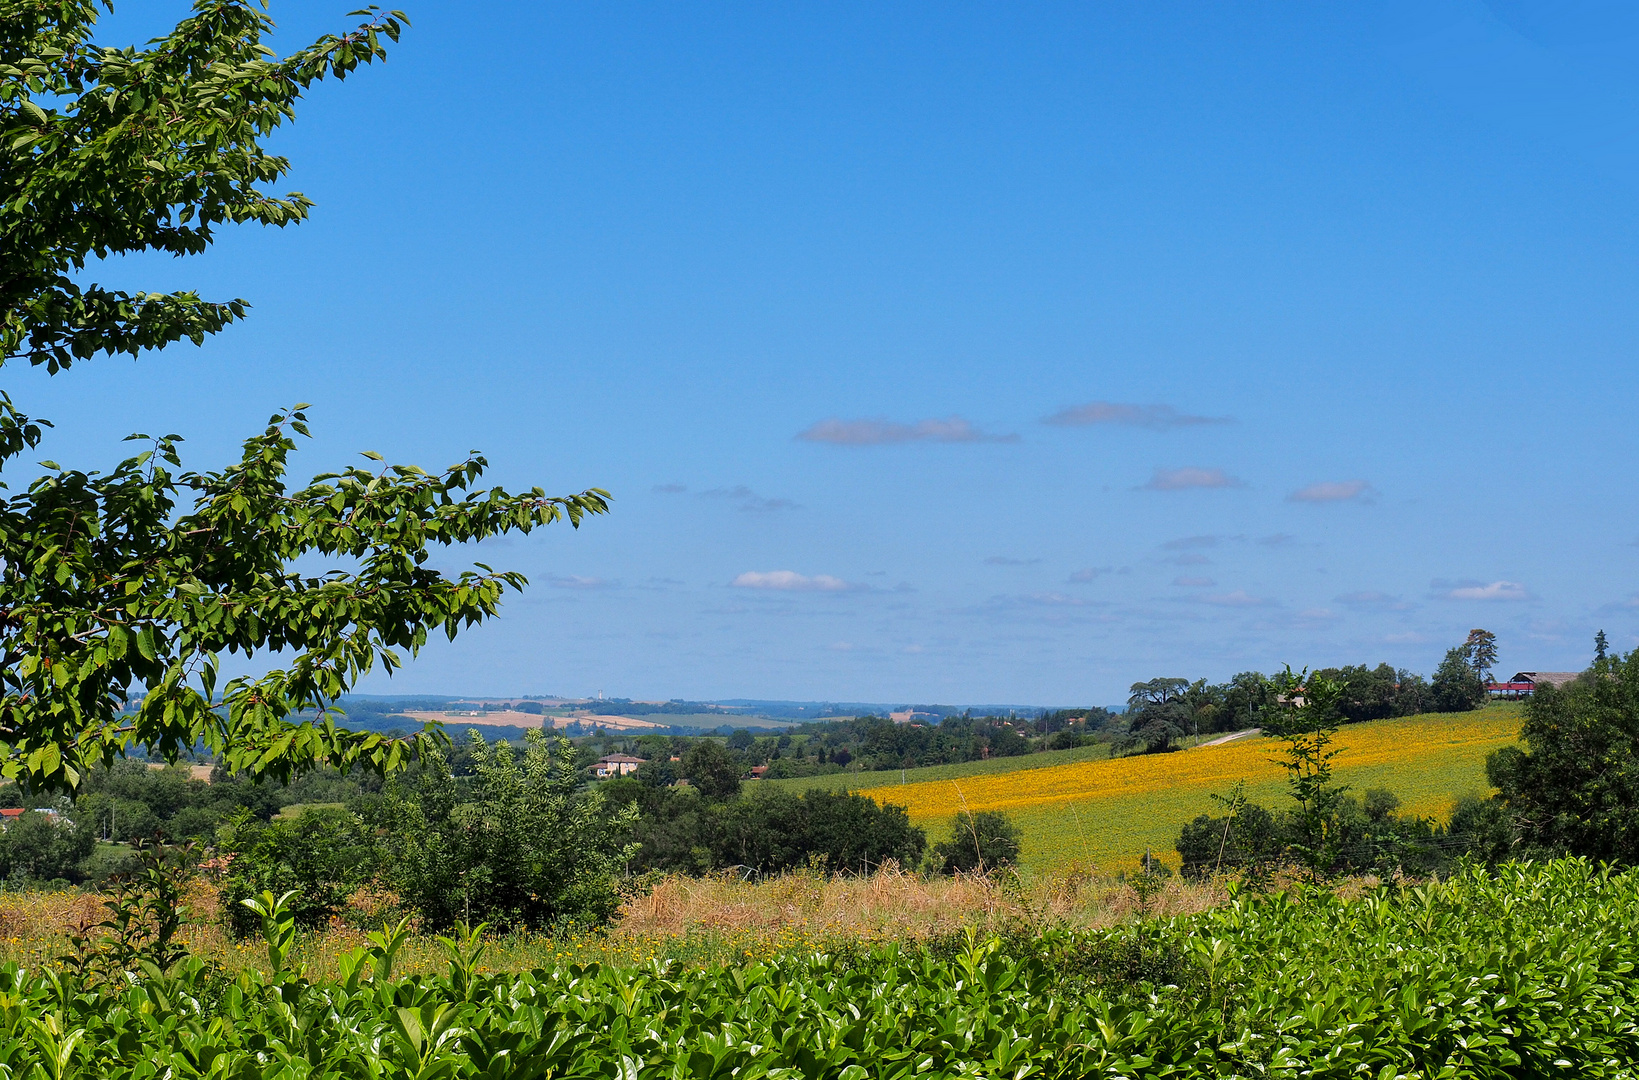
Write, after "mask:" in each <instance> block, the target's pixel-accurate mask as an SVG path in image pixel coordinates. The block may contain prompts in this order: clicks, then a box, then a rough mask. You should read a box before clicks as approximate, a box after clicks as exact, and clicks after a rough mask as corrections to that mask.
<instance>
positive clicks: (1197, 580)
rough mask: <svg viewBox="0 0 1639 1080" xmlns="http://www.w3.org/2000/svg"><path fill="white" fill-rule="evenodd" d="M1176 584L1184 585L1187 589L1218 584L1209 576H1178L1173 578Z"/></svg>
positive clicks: (1210, 586)
mask: <svg viewBox="0 0 1639 1080" xmlns="http://www.w3.org/2000/svg"><path fill="white" fill-rule="evenodd" d="M1172 583H1173V584H1174V585H1182V586H1183V587H1184V588H1186V589H1210V588H1212V586H1214V585H1216V584H1218V583H1217V582H1216V581H1213V580H1212V579H1211V578H1209V577H1176V578H1173V579H1172Z"/></svg>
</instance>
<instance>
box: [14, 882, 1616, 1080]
mask: <svg viewBox="0 0 1639 1080" xmlns="http://www.w3.org/2000/svg"><path fill="white" fill-rule="evenodd" d="M266 900H267V901H272V900H273V898H272V897H268V898H266ZM262 906H263V907H264V908H266V909H267V910H268V912H269V914H268V918H267V919H265V920H264V923H265V933H266V936H267V939H268V943H269V952H270V958H271V959H272V960H273V961H274V963H275V966H280V967H282V965H283V964H284V961H285V957H286V956H287V955H288V953H287V952H286V950H288V948H289V943H290V940H291V936H290V935H291V933H292V932H293V931H292V924H291V923H290V921H289V919H288V918H285V917H283V916H282V915H281V914H280V912H279V910H278V907H277V905H276V904H272V903H264V904H263V905H262ZM1636 918H1639V874H1636V873H1634V872H1623V873H1616V872H1611V871H1604V870H1595V869H1593V868H1592V867H1591V866H1590V865H1588V864H1587V863H1583V862H1576V861H1563V862H1556V863H1550V864H1536V865H1530V864H1510V865H1508V866H1505V867H1503V868H1502V869H1501V870H1500V871H1499V872H1498V873H1497V874H1496V875H1495V876H1492V875H1488V874H1485V873H1482V872H1480V871H1477V870H1476V871H1469V872H1465V873H1464V874H1461V875H1458V876H1457V877H1455V878H1453V879H1452V880H1451V881H1449V882H1447V883H1445V884H1434V885H1429V886H1427V887H1425V888H1420V889H1415V890H1409V891H1404V892H1400V893H1391V892H1389V891H1386V890H1385V891H1379V892H1374V893H1371V894H1368V895H1366V896H1364V897H1362V898H1360V899H1357V900H1344V899H1340V898H1339V897H1337V896H1336V895H1334V894H1333V893H1330V892H1327V891H1324V890H1318V889H1310V888H1299V889H1296V890H1294V891H1291V892H1288V893H1282V894H1276V895H1267V896H1254V897H1244V898H1242V899H1239V900H1237V901H1235V902H1234V903H1232V904H1230V905H1228V906H1226V907H1223V908H1219V909H1217V910H1215V911H1211V912H1208V913H1206V914H1203V915H1199V916H1194V917H1191V918H1186V919H1178V920H1168V921H1155V922H1149V923H1140V924H1137V925H1135V926H1129V927H1126V928H1122V929H1118V930H1115V931H1109V932H1104V933H1065V932H1052V933H1049V934H1046V935H1041V936H1034V935H1031V936H1024V937H1020V938H1017V939H995V938H992V939H988V940H985V939H980V938H977V937H974V936H971V935H970V936H969V937H967V938H966V939H946V940H945V941H944V942H942V943H941V942H936V943H933V944H932V945H930V946H927V947H923V948H918V949H912V948H906V947H902V946H887V947H885V948H881V949H878V950H875V951H871V952H864V953H861V954H859V955H856V956H852V957H847V958H843V957H830V956H812V957H803V958H798V957H791V958H783V959H776V960H773V961H771V962H768V963H762V964H749V965H744V966H740V967H734V968H713V969H708V970H703V971H686V970H681V969H678V968H675V967H668V966H664V965H655V966H651V967H648V968H644V969H637V970H630V969H625V970H622V969H611V968H601V967H597V966H592V967H578V966H571V967H565V968H560V969H551V970H548V969H542V970H537V971H534V972H530V973H526V974H495V975H488V974H484V973H483V972H482V953H481V950H482V946H481V943H479V942H477V941H475V940H473V939H470V938H461V937H455V938H452V939H450V940H449V941H448V943H447V948H448V951H449V954H450V965H449V969H448V972H447V974H444V975H440V976H437V977H429V978H411V979H400V980H394V979H393V978H392V965H393V957H394V953H395V952H396V950H397V948H398V946H399V944H400V943H401V941H402V939H401V938H400V937H398V936H396V935H394V934H391V933H383V934H381V935H378V936H377V937H376V938H375V944H374V945H373V946H372V947H370V948H368V949H360V950H359V951H358V952H357V953H355V954H354V955H353V956H351V957H349V958H348V960H347V962H346V963H345V964H344V965H343V967H344V974H343V976H342V978H340V979H339V980H337V981H335V982H331V983H325V984H314V983H311V982H309V981H307V980H306V979H305V978H303V977H302V976H301V975H300V974H299V973H292V972H289V971H284V970H281V971H279V972H278V973H277V974H275V975H274V976H272V977H271V978H268V977H264V976H261V975H260V974H258V973H255V972H246V973H243V974H241V975H240V976H239V977H237V978H236V979H234V980H231V981H229V980H225V979H222V978H220V977H213V976H212V974H211V972H210V970H209V969H208V968H207V967H206V965H204V964H203V963H202V962H200V961H198V960H184V961H182V962H180V963H178V964H177V965H175V966H174V967H173V968H172V969H171V971H170V973H169V974H164V973H161V972H160V971H159V970H158V969H157V968H144V969H141V970H140V972H139V973H138V974H136V975H135V976H134V980H133V981H127V980H126V979H124V978H116V979H112V980H110V981H108V982H97V981H96V980H95V979H94V978H82V977H80V976H76V975H67V974H56V973H52V972H48V971H39V972H33V971H21V970H19V969H17V968H16V967H14V966H7V967H6V968H4V969H0V993H4V994H5V995H6V1000H7V1001H8V1008H6V1009H5V1010H4V1011H3V1012H0V1076H25V1075H41V1074H43V1075H47V1076H53V1077H60V1078H68V1077H89V1076H108V1075H120V1076H158V1075H170V1076H175V1077H202V1076H212V1077H250V1076H258V1077H262V1076H292V1077H294V1076H302V1077H313V1078H321V1077H324V1078H328V1077H337V1078H339V1077H372V1076H395V1077H424V1078H431V1077H446V1078H454V1077H502V1076H505V1077H523V1078H528V1077H545V1076H554V1077H556V1076H585V1077H592V1076H621V1077H648V1076H653V1077H661V1076H666V1077H708V1076H728V1075H731V1074H732V1075H736V1076H739V1077H759V1076H773V1077H799V1076H801V1077H817V1076H836V1077H849V1078H850V1080H852V1078H864V1077H868V1076H883V1077H911V1076H958V1075H960V1076H977V1075H986V1076H1000V1075H1006V1076H1010V1077H1015V1078H1023V1077H1030V1076H1043V1077H1053V1076H1063V1077H1069V1076H1078V1077H1079V1076H1091V1075H1102V1076H1111V1077H1139V1076H1144V1077H1150V1076H1169V1075H1173V1076H1219V1077H1230V1076H1254V1075H1256V1076H1284V1077H1296V1076H1300V1075H1301V1076H1312V1077H1345V1076H1349V1077H1354V1076H1370V1077H1384V1078H1386V1077H1396V1076H1430V1077H1432V1076H1472V1077H1493V1076H1494V1077H1504V1076H1543V1075H1578V1076H1594V1077H1624V1076H1626V1077H1631V1076H1633V1075H1634V1073H1633V1069H1632V1067H1631V1065H1630V1064H1628V1063H1630V1062H1632V1061H1633V1060H1635V1059H1636V1058H1639V1024H1636V1023H1635V1017H1636V1013H1635V1009H1636V1008H1639V1000H1636V998H1639V979H1636V977H1635V973H1634V967H1633V964H1632V962H1631V961H1630V960H1629V959H1627V958H1626V956H1625V954H1624V950H1623V949H1622V947H1621V944H1620V943H1621V942H1623V941H1625V940H1626V938H1627V935H1628V933H1629V928H1630V927H1631V926H1632V925H1633V922H1634V920H1635V919H1636ZM37 1067H38V1071H36V1068H37Z"/></svg>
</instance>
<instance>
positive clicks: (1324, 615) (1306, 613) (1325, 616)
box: [1293, 607, 1337, 622]
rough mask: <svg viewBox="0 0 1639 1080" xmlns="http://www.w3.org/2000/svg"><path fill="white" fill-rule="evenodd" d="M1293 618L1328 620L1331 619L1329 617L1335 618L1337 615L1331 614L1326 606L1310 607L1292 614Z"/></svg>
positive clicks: (1317, 620) (1314, 620) (1316, 620)
mask: <svg viewBox="0 0 1639 1080" xmlns="http://www.w3.org/2000/svg"><path fill="white" fill-rule="evenodd" d="M1293 618H1295V619H1308V620H1311V621H1313V622H1325V621H1328V620H1331V619H1335V618H1337V616H1336V615H1335V614H1333V612H1332V611H1331V610H1330V609H1328V608H1323V607H1312V608H1304V609H1303V610H1302V611H1300V612H1298V613H1297V614H1296V615H1294V616H1293Z"/></svg>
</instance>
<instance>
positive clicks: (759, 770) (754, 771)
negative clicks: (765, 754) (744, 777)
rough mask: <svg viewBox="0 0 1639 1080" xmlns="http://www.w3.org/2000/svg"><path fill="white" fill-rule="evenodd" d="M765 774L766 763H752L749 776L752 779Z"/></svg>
mask: <svg viewBox="0 0 1639 1080" xmlns="http://www.w3.org/2000/svg"><path fill="white" fill-rule="evenodd" d="M766 775H768V766H767V765H753V766H752V767H751V778H752V779H753V780H761V779H762V778H763V777H764V776H766Z"/></svg>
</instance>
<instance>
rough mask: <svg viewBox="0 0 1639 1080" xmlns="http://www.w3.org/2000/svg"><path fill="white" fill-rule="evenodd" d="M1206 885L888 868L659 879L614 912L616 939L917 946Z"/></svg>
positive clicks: (1162, 898) (1154, 902)
mask: <svg viewBox="0 0 1639 1080" xmlns="http://www.w3.org/2000/svg"><path fill="white" fill-rule="evenodd" d="M1223 898H1224V893H1223V890H1222V889H1221V888H1220V887H1218V886H1215V885H1206V884H1194V883H1189V882H1184V881H1180V880H1178V879H1172V880H1170V881H1168V882H1167V883H1166V884H1165V886H1164V887H1163V888H1162V889H1161V891H1160V892H1158V893H1156V894H1155V895H1153V896H1151V897H1150V898H1149V899H1148V900H1147V901H1146V900H1143V899H1141V898H1140V896H1139V894H1138V893H1137V892H1136V891H1135V890H1134V889H1133V887H1132V886H1131V885H1127V884H1122V883H1119V882H1114V881H1110V880H1108V879H1104V878H1096V877H1094V876H1092V875H1090V874H1088V873H1086V872H1084V871H1081V870H1078V869H1076V868H1071V869H1070V870H1068V871H1067V872H1060V873H1053V874H1039V875H1038V874H1032V875H1021V876H1019V877H1013V876H1003V875H997V876H995V877H993V878H984V877H977V876H968V875H959V876H956V877H934V878H928V877H922V876H920V875H917V874H909V873H905V872H903V871H901V870H899V869H898V868H897V867H895V866H892V865H891V864H890V865H889V866H888V867H886V868H885V869H883V870H881V871H879V872H878V873H875V874H872V875H871V876H870V877H863V878H862V877H827V876H824V875H821V874H815V873H793V874H785V875H782V876H780V877H776V878H770V879H767V880H765V881H759V882H746V881H741V880H738V879H737V878H734V877H731V876H723V875H718V876H713V877H707V878H687V877H666V878H663V879H661V880H660V881H659V882H658V883H656V885H655V886H654V888H653V889H652V890H650V891H649V892H647V893H645V894H644V895H642V896H639V897H636V898H634V899H632V900H630V901H628V902H627V903H626V904H625V905H624V906H623V907H622V908H621V916H620V920H619V922H618V923H617V927H618V929H617V930H616V931H615V933H618V934H628V935H637V936H645V937H658V938H680V937H684V936H686V935H688V934H691V933H698V932H701V931H718V932H722V931H728V932H733V933H741V934H744V933H753V934H755V933H758V932H763V933H768V932H778V931H791V930H800V931H803V932H805V933H807V934H809V935H812V936H815V937H820V938H823V937H830V936H843V935H846V936H850V937H856V938H878V939H898V940H906V939H916V938H924V937H928V936H930V935H935V934H942V933H947V932H950V931H954V930H958V929H961V928H964V927H968V926H977V927H979V928H981V929H985V928H1000V927H1002V926H1016V925H1020V924H1026V925H1032V926H1040V927H1046V926H1048V925H1069V926H1084V927H1099V926H1108V925H1111V924H1113V923H1118V922H1124V921H1128V920H1130V919H1133V918H1136V917H1138V916H1139V915H1141V914H1151V915H1182V914H1190V913H1193V912H1197V911H1203V910H1205V909H1206V908H1208V907H1210V906H1212V905H1213V904H1216V903H1220V902H1222V900H1223Z"/></svg>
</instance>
